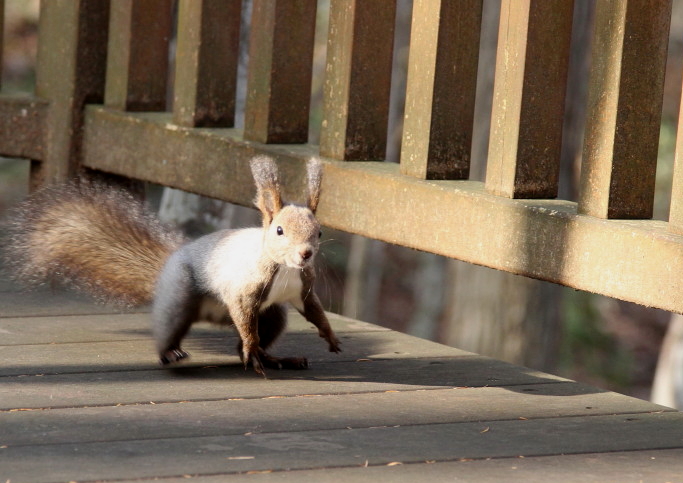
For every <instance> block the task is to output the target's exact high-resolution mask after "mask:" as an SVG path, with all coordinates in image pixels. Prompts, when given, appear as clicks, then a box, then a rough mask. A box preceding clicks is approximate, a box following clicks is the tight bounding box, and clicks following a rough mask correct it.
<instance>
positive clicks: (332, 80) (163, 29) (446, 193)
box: [0, 0, 683, 312]
mask: <svg viewBox="0 0 683 483" xmlns="http://www.w3.org/2000/svg"><path fill="white" fill-rule="evenodd" d="M2 3H3V2H2V0H0V6H2ZM172 5H173V3H172V1H171V0H115V1H111V2H109V1H106V0H80V1H79V0H49V1H43V2H42V4H41V12H40V42H39V53H38V70H37V85H36V91H35V96H33V97H26V98H10V97H8V96H2V97H0V154H2V155H5V156H16V157H24V158H28V159H31V160H32V161H31V162H32V170H31V172H32V183H33V184H34V185H38V184H41V183H45V182H53V181H57V180H63V179H66V178H69V177H72V176H74V175H76V174H77V173H78V172H79V171H81V170H82V169H83V168H89V169H93V170H100V171H104V172H108V173H114V174H118V175H123V176H126V177H130V178H134V179H139V180H145V181H151V182H155V183H160V184H163V185H167V186H173V187H176V188H180V189H183V190H187V191H192V192H195V193H200V194H204V195H207V196H211V197H215V198H219V199H223V200H226V201H230V202H234V203H240V204H250V203H251V199H252V197H253V188H252V182H251V179H250V175H249V170H248V163H247V161H248V159H249V158H250V157H251V156H253V155H254V154H256V153H267V154H270V155H272V156H273V157H275V158H276V160H277V161H278V163H279V164H280V167H281V169H282V170H283V173H284V177H285V178H286V183H285V185H286V186H288V187H289V189H290V192H289V193H287V194H288V195H289V198H291V199H296V198H297V197H298V196H299V193H300V192H302V190H301V189H300V188H301V186H302V183H303V179H304V176H303V171H304V162H305V161H306V159H307V158H309V157H310V156H314V155H320V156H321V157H322V159H323V161H324V166H325V175H324V184H323V196H322V199H321V203H320V207H319V212H318V213H319V217H320V219H321V221H322V222H323V223H324V224H325V225H328V226H331V227H334V228H338V229H342V230H346V231H349V232H353V233H358V234H362V235H366V236H369V237H373V238H378V239H381V240H385V241H388V242H391V243H397V244H401V245H405V246H408V247H414V248H417V249H420V250H425V251H429V252H433V253H438V254H442V255H445V256H448V257H453V258H457V259H461V260H465V261H468V262H472V263H476V264H481V265H485V266H489V267H493V268H497V269H501V270H506V271H509V272H513V273H517V274H522V275H526V276H530V277H534V278H539V279H545V280H549V281H553V282H557V283H560V284H564V285H568V286H571V287H575V288H578V289H583V290H588V291H592V292H597V293H601V294H605V295H610V296H614V297H618V298H621V299H624V300H630V301H634V302H638V303H641V304H645V305H649V306H656V307H660V308H663V309H666V310H671V311H675V312H683V165H682V164H681V163H683V159H682V156H683V135H682V134H681V133H680V131H679V136H678V144H677V155H676V166H675V170H674V175H673V176H674V179H673V186H674V187H673V196H672V202H671V207H670V212H671V215H670V220H669V221H668V222H664V221H655V220H651V219H650V218H651V217H652V210H653V199H654V177H655V169H656V158H657V145H658V136H659V125H660V119H661V110H662V95H663V82H664V69H665V60H666V53H667V40H668V33H669V25H670V19H671V1H670V0H669V1H668V0H658V1H656V2H647V1H645V0H598V2H597V9H596V18H595V32H594V38H593V50H592V54H591V55H592V71H591V74H590V85H589V101H588V122H587V126H586V131H585V145H584V151H583V165H582V167H581V182H580V196H579V201H578V203H575V202H571V201H566V200H556V199H554V198H555V197H556V196H557V193H558V183H559V172H560V169H559V159H560V147H561V133H562V123H563V114H564V102H565V91H566V84H567V66H568V59H569V45H570V38H571V31H572V28H571V27H572V12H573V2H571V1H569V0H558V1H530V0H529V1H524V0H504V1H503V3H502V10H501V16H500V35H499V45H498V55H497V62H496V77H495V86H494V98H493V110H492V121H491V136H490V142H489V153H488V159H487V161H486V163H487V164H486V166H487V174H486V180H485V182H483V183H482V182H478V181H471V180H468V176H469V167H470V158H471V156H470V154H471V142H472V135H473V110H474V100H475V92H476V81H477V78H476V76H477V64H478V55H479V33H480V26H481V12H482V0H467V1H466V0H462V1H457V2H451V1H446V0H442V1H439V0H415V2H414V5H413V21H412V32H411V46H410V58H409V66H408V81H407V90H406V106H405V118H404V127H403V138H402V149H401V160H400V164H396V163H386V162H377V161H381V160H383V159H384V157H385V152H386V146H387V118H388V112H389V92H390V85H391V80H392V50H393V39H394V21H395V12H396V5H395V2H394V1H392V0H355V1H354V0H332V1H331V6H330V16H329V35H328V38H327V62H326V67H325V69H324V73H323V74H322V75H324V90H323V91H324V92H323V120H322V123H321V126H320V144H319V146H318V145H312V144H309V143H308V132H309V118H310V116H309V108H310V97H311V94H310V93H311V82H312V58H313V47H314V26H315V21H316V1H314V0H299V1H293V0H292V1H283V0H254V2H253V15H252V17H251V25H250V37H249V63H248V75H247V94H246V102H245V105H246V107H245V113H244V129H243V130H237V129H235V128H234V122H235V101H236V96H237V88H236V70H237V62H238V49H239V41H240V35H239V30H240V25H239V23H240V10H241V5H242V2H241V0H179V2H178V9H177V41H176V45H175V58H174V59H173V62H172V65H175V73H174V75H173V79H174V81H173V87H172V92H173V95H172V96H170V97H171V99H172V109H171V112H166V111H165V109H166V105H167V97H168V91H169V86H168V81H167V80H168V79H169V78H170V77H171V76H169V75H168V74H169V73H168V69H169V65H170V64H169V40H170V39H171V37H172V31H173V18H174V17H173V14H172V12H173V8H172ZM679 124H680V123H679ZM351 161H353V162H351Z"/></svg>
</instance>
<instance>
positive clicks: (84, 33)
mask: <svg viewBox="0 0 683 483" xmlns="http://www.w3.org/2000/svg"><path fill="white" fill-rule="evenodd" d="M108 26H109V0H94V1H93V0H90V1H86V0H50V1H46V2H41V4H40V37H39V39H38V63H37V67H36V95H37V96H38V97H42V98H44V99H46V100H48V101H49V102H50V107H49V110H48V113H47V119H46V126H47V141H46V149H45V153H44V159H43V160H42V161H43V162H42V163H39V162H38V161H34V162H33V163H32V168H31V186H32V187H36V186H38V185H40V184H43V183H46V182H47V183H49V182H54V181H58V180H64V179H68V178H70V177H73V176H75V175H76V173H77V172H78V166H79V161H80V154H81V153H80V148H81V139H82V133H81V130H82V126H83V108H84V106H85V103H86V102H93V103H101V102H102V99H103V94H104V79H105V59H106V52H107V31H108ZM55 52H59V55H55Z"/></svg>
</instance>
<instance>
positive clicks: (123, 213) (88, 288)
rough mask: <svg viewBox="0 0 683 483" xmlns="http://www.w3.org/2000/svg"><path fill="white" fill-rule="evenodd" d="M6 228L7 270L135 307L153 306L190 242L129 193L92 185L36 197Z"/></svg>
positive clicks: (69, 186) (56, 189)
mask: <svg viewBox="0 0 683 483" xmlns="http://www.w3.org/2000/svg"><path fill="white" fill-rule="evenodd" d="M8 225H9V230H8V231H9V233H10V239H9V243H8V245H7V247H6V248H7V250H6V255H7V256H6V258H7V264H8V265H9V267H10V269H12V270H13V273H14V275H15V276H16V278H17V279H18V280H19V281H20V282H23V283H25V284H30V285H35V284H42V283H45V282H60V283H65V284H68V285H72V286H75V287H76V288H78V289H81V290H83V291H85V292H87V293H89V294H91V295H93V296H95V297H96V298H98V299H100V300H101V301H104V302H108V303H116V304H124V305H129V306H134V305H141V304H144V303H147V302H149V301H151V300H152V297H153V295H154V286H155V283H156V279H157V276H158V274H159V272H160V270H161V268H162V267H163V264H164V263H165V261H166V259H167V258H168V256H169V255H170V254H171V253H173V252H174V251H175V250H177V249H178V247H180V245H181V244H182V243H183V241H184V240H183V237H182V235H181V234H180V233H179V232H176V231H173V230H171V229H169V228H166V227H164V226H163V225H162V224H161V223H160V222H159V221H158V220H157V219H156V217H154V216H153V215H152V214H150V213H149V212H147V211H146V210H145V208H144V207H143V205H142V203H140V202H139V201H137V200H136V199H135V198H133V197H132V196H131V195H130V194H129V193H128V192H126V191H125V190H122V189H116V188H112V187H109V186H106V185H102V184H95V183H87V182H78V183H71V184H66V185H59V186H51V187H47V188H44V189H42V190H40V191H38V192H36V193H35V194H33V195H31V196H30V197H29V198H28V199H27V200H25V201H24V202H22V203H21V204H20V205H19V206H18V207H17V208H15V209H14V210H13V211H12V214H11V215H10V218H9V222H8Z"/></svg>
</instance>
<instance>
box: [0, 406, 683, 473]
mask: <svg viewBox="0 0 683 483" xmlns="http://www.w3.org/2000/svg"><path fill="white" fill-rule="evenodd" d="M682 422H683V415H681V414H680V413H664V414H650V415H634V416H632V417H627V416H624V415H617V416H596V417H589V418H581V417H575V418H571V417H568V418H561V419H538V420H533V419H532V420H528V421H520V420H513V421H495V422H489V421H482V422H472V423H452V424H439V425H406V426H399V427H374V428H373V427H361V428H343V429H335V430H328V431H325V432H321V431H298V432H295V433H291V432H290V433H285V434H282V433H277V432H273V433H269V432H254V433H251V432H249V433H246V434H237V435H235V434H225V435H221V436H203V437H202V436H199V437H190V438H159V439H154V441H153V443H152V442H150V440H149V439H145V440H133V441H113V442H107V441H92V442H87V443H72V444H60V445H32V446H9V447H7V448H4V449H3V451H1V452H0V465H2V467H3V468H4V469H6V470H4V472H5V473H6V475H7V477H8V478H9V479H11V480H18V481H35V482H42V481H76V480H98V479H104V480H106V479H122V478H143V477H153V476H159V477H163V476H182V475H188V474H207V473H208V474H215V473H226V474H231V473H243V472H247V471H269V472H272V471H285V470H291V469H307V468H314V467H318V468H319V467H334V468H340V467H358V466H363V465H368V466H379V465H388V464H390V463H393V462H401V463H404V464H409V463H415V464H424V463H425V462H426V461H458V460H461V459H463V458H487V457H488V458H514V457H519V456H524V457H531V456H542V455H553V454H560V453H561V454H580V453H589V452H606V451H626V450H643V449H666V448H676V449H677V448H680V446H681V440H680V429H681V424H682ZM261 431H262V430H261ZM653 435H656V436H653ZM511 441H514V444H511ZM188 448H193V449H194V451H188ZM292 448H296V449H298V450H299V451H297V452H296V456H294V455H293V454H292V453H293V452H292V451H291V449H292ZM287 449H290V451H287Z"/></svg>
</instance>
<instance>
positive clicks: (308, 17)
mask: <svg viewBox="0 0 683 483" xmlns="http://www.w3.org/2000/svg"><path fill="white" fill-rule="evenodd" d="M316 5H317V4H316V2H315V0H301V1H296V2H293V1H291V0H254V4H253V11H252V17H251V32H250V38H249V72H248V79H247V101H246V106H245V113H244V137H245V138H247V139H250V140H253V141H257V142H261V143H305V142H306V141H307V140H308V114H309V109H310V103H311V77H312V72H313V71H312V69H313V46H314V43H315V42H314V40H315V15H316Z"/></svg>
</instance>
